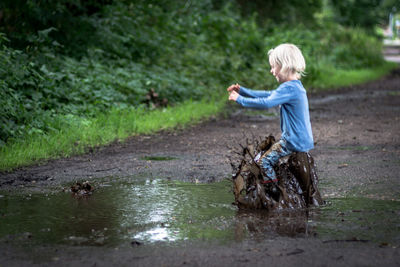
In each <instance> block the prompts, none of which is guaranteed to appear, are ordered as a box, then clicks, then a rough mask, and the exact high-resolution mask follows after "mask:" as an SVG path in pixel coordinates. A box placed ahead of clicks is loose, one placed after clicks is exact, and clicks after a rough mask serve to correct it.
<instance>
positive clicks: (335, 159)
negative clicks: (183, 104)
mask: <svg viewBox="0 0 400 267" xmlns="http://www.w3.org/2000/svg"><path fill="white" fill-rule="evenodd" d="M309 99H310V111H311V120H312V127H313V133H314V138H315V141H316V148H315V149H314V150H313V151H311V153H312V155H313V157H314V159H315V161H316V164H317V169H318V174H319V178H320V185H319V189H320V192H321V194H322V196H323V198H324V199H325V200H326V201H327V204H326V205H325V206H323V207H321V208H315V209H310V210H300V211H297V212H282V213H273V214H267V213H263V212H241V211H238V210H237V209H236V208H235V207H234V206H233V205H231V202H233V193H232V191H231V183H230V182H229V181H228V180H227V178H229V177H230V174H231V169H230V165H229V160H228V159H227V156H228V155H229V153H230V151H229V150H230V147H233V146H236V145H237V144H238V143H240V142H243V140H244V136H245V135H249V134H250V135H251V134H254V135H256V136H258V135H268V134H273V135H275V136H279V118H278V117H277V115H276V112H275V111H274V110H270V111H268V112H261V113H260V112H258V111H257V112H254V111H251V110H245V109H240V108H238V107H237V106H236V105H229V106H228V108H229V109H230V110H231V111H232V112H231V113H230V115H229V116H227V117H223V118H215V119H212V120H210V121H207V122H204V123H201V124H199V125H196V126H193V127H191V128H188V129H183V130H179V131H175V132H162V133H160V134H157V135H154V136H140V137H134V138H131V139H130V140H128V141H127V142H125V143H123V144H121V143H114V144H112V145H110V146H107V147H104V148H101V149H96V150H94V151H92V152H91V153H88V154H86V155H82V156H76V157H72V158H68V159H60V160H54V161H49V162H43V163H42V164H41V165H39V166H33V167H29V168H23V169H20V170H17V171H14V172H12V173H2V174H0V185H1V186H0V265H1V266H21V265H32V264H35V263H37V264H40V265H61V266H64V265H66V266H71V265H90V266H93V265H96V266H108V265H111V264H120V265H122V266H125V265H132V264H133V265H144V266H149V265H205V264H206V265H211V266H216V265H228V264H230V265H235V266H237V265H249V264H250V265H269V264H270V265H273V266H274V265H278V264H280V265H285V266H286V265H293V264H296V265H300V266H306V265H326V266H336V265H362V266H376V265H382V264H384V265H386V266H398V265H399V264H400V252H399V246H400V179H399V173H400V137H399V132H400V71H396V72H394V73H393V74H392V75H390V76H388V77H386V78H385V79H382V80H380V81H376V82H372V83H369V84H365V85H360V86H355V87H349V88H342V89H341V90H339V91H334V92H329V93H322V94H321V93H320V94H312V95H310V96H309ZM86 180H88V181H89V182H90V183H91V184H92V185H93V186H94V187H95V191H94V192H93V194H92V195H91V196H88V197H77V196H74V195H72V194H71V193H70V192H64V191H66V190H65V189H68V188H69V187H70V186H71V185H72V184H73V183H74V182H75V181H86Z"/></svg>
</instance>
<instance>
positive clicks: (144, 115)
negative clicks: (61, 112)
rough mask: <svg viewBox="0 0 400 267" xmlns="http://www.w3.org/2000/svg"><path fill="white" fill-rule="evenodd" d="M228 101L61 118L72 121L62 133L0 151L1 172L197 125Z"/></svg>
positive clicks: (216, 112) (186, 103) (192, 102)
mask: <svg viewBox="0 0 400 267" xmlns="http://www.w3.org/2000/svg"><path fill="white" fill-rule="evenodd" d="M225 101H226V100H225V99H222V97H221V98H219V99H217V100H215V99H214V100H211V101H210V100H203V101H197V102H195V101H186V102H184V103H182V104H180V105H177V106H174V107H168V108H164V109H156V110H152V111H149V110H146V109H143V108H141V109H138V108H129V109H123V110H121V109H113V110H111V111H110V112H109V113H107V114H99V115H98V116H97V117H96V118H94V119H91V120H88V119H84V120H82V119H80V118H74V117H71V116H64V117H63V118H59V120H60V122H61V121H62V120H69V124H68V126H66V125H65V124H64V126H63V127H61V130H59V131H54V132H52V133H51V134H47V135H35V136H31V137H29V138H27V139H24V140H19V141H17V142H13V143H10V144H7V145H6V146H5V147H3V148H2V149H1V150H0V170H3V171H9V170H12V169H13V168H16V167H20V166H24V165H29V164H33V163H35V162H38V161H39V160H43V159H54V158H60V157H68V156H71V155H74V154H81V153H84V152H85V151H86V149H87V148H89V147H97V146H101V145H106V144H109V143H111V142H113V141H115V140H119V141H122V140H124V139H126V138H127V137H129V136H134V135H139V134H151V133H154V132H157V131H160V130H166V129H172V128H176V127H184V126H187V125H188V124H195V123H198V122H200V121H201V120H203V119H206V118H209V117H210V116H212V115H215V114H218V113H220V112H221V111H222V109H223V107H224V105H225ZM56 123H57V122H56Z"/></svg>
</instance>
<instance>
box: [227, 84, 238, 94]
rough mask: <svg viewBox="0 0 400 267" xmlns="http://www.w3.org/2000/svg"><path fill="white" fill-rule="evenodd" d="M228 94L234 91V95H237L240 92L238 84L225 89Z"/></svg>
mask: <svg viewBox="0 0 400 267" xmlns="http://www.w3.org/2000/svg"><path fill="white" fill-rule="evenodd" d="M226 90H227V91H228V92H232V91H235V92H236V93H239V90H240V85H239V84H232V85H231V86H229V87H228V89H226Z"/></svg>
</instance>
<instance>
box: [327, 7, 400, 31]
mask: <svg viewBox="0 0 400 267" xmlns="http://www.w3.org/2000/svg"><path fill="white" fill-rule="evenodd" d="M330 5H331V7H332V9H333V11H334V19H335V21H336V22H338V23H340V24H342V25H345V26H351V27H361V28H364V29H366V30H369V31H370V32H373V31H374V27H375V26H376V25H378V24H380V25H387V23H388V18H389V13H390V12H393V11H396V9H397V10H400V2H399V1H398V0H330Z"/></svg>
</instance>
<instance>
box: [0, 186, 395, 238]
mask: <svg viewBox="0 0 400 267" xmlns="http://www.w3.org/2000/svg"><path fill="white" fill-rule="evenodd" d="M93 185H94V186H95V188H96V189H95V191H94V192H93V194H92V195H91V196H87V197H85V196H84V197H74V196H73V195H72V194H71V193H70V192H56V193H52V194H51V193H50V194H7V193H4V192H0V240H2V241H3V242H16V243H17V244H18V243H20V244H24V245H27V244H31V245H35V244H66V245H90V246H120V245H127V246H141V245H144V246H145V245H147V244H157V243H162V244H169V245H173V244H178V243H179V242H181V241H193V242H196V241H213V242H214V241H215V242H221V243H227V244H229V243H232V242H237V241H242V240H246V239H258V238H262V239H265V238H268V239H274V238H276V237H278V236H289V237H297V238H320V239H322V240H324V241H326V242H337V241H338V240H339V241H349V242H353V241H357V242H377V243H379V244H382V245H400V219H399V218H400V202H398V201H384V200H372V199H362V198H360V199H356V198H352V199H345V198H342V199H327V204H326V205H324V206H322V207H318V208H313V209H310V210H300V211H287V212H285V211H280V212H274V213H267V212H265V211H239V210H238V209H237V207H236V206H234V205H232V202H233V201H234V197H233V194H232V190H231V186H232V182H231V181H228V180H225V181H222V182H218V183H212V184H194V183H183V182H176V181H166V180H160V179H142V180H140V179H139V180H137V179H136V180H135V181H123V182H121V181H118V180H109V181H100V182H96V183H94V184H93Z"/></svg>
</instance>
